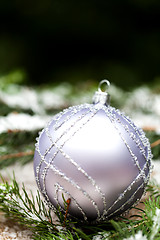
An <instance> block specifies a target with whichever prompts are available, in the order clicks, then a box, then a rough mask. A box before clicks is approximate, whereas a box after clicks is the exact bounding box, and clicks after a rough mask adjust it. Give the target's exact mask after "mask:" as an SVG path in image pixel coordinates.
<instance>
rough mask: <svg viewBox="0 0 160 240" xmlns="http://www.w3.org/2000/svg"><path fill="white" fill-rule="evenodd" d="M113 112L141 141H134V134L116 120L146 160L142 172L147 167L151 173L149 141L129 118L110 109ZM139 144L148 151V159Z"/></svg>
mask: <svg viewBox="0 0 160 240" xmlns="http://www.w3.org/2000/svg"><path fill="white" fill-rule="evenodd" d="M112 109H113V110H114V111H116V113H118V114H119V115H121V116H122V117H124V119H125V120H126V121H127V122H128V123H129V124H130V126H131V127H132V128H133V130H134V131H135V132H136V134H137V135H138V137H139V138H140V140H141V143H140V141H139V139H136V136H135V134H133V133H132V132H129V129H128V126H127V125H124V124H123V123H122V122H121V121H120V119H117V121H118V120H119V121H118V122H120V123H121V125H122V126H123V127H124V129H125V131H127V132H128V133H129V137H130V138H131V139H132V140H133V141H134V142H135V143H136V146H137V147H138V148H139V149H140V152H141V153H142V155H143V157H144V158H145V160H146V163H145V167H144V168H143V169H144V170H145V169H146V168H147V166H148V169H149V173H148V174H150V172H151V168H152V167H151V162H149V161H151V159H152V153H151V148H150V144H149V141H148V139H147V138H146V136H145V134H144V132H143V131H142V129H139V130H138V128H137V127H136V125H135V124H134V123H133V122H132V120H131V119H130V118H129V117H126V116H125V115H124V116H123V114H122V113H121V112H120V111H119V110H117V109H115V108H112ZM141 144H142V145H143V146H144V147H147V150H148V158H147V157H146V155H145V150H144V149H143V148H142V147H141ZM144 174H145V173H144Z"/></svg>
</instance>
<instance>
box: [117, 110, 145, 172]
mask: <svg viewBox="0 0 160 240" xmlns="http://www.w3.org/2000/svg"><path fill="white" fill-rule="evenodd" d="M118 112H119V111H118ZM121 116H122V115H121ZM113 117H114V119H115V120H116V121H117V122H118V123H121V125H122V126H123V128H124V130H125V131H126V132H127V133H128V135H129V137H130V138H132V140H133V141H134V142H135V143H136V146H137V147H138V148H139V149H140V152H141V153H142V155H143V157H144V158H145V159H146V163H145V165H148V167H149V169H150V165H149V162H148V159H147V158H146V156H145V154H144V152H145V151H144V149H143V148H142V147H141V146H140V142H139V139H136V136H135V135H134V134H133V133H132V132H130V131H129V127H128V126H127V125H124V124H123V123H122V122H121V120H120V119H119V118H117V117H116V115H115V114H113ZM122 117H123V116H122ZM135 128H136V127H135ZM134 130H135V129H134ZM138 136H139V135H138ZM139 137H140V136H139ZM142 150H143V152H142ZM143 169H144V170H145V168H143ZM144 170H143V172H144ZM144 174H145V172H144Z"/></svg>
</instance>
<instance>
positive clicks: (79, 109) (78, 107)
mask: <svg viewBox="0 0 160 240" xmlns="http://www.w3.org/2000/svg"><path fill="white" fill-rule="evenodd" d="M82 106H83V105H80V106H77V108H76V109H78V111H76V112H75V111H74V107H71V108H69V109H66V111H65V113H67V112H69V111H71V110H72V109H73V114H72V116H74V115H76V114H77V113H79V112H80V111H81V110H82V109H83V108H82ZM85 108H86V107H85ZM67 110H68V111H67ZM88 113H90V111H88V112H85V113H83V114H82V115H81V116H80V117H78V118H77V119H76V121H75V122H73V123H72V125H71V126H70V127H68V128H67V129H66V130H65V131H64V132H63V133H62V135H61V136H60V137H59V138H57V139H56V140H55V142H58V141H59V140H60V138H61V137H63V136H64V135H65V134H66V133H67V132H68V131H69V129H70V128H71V127H74V125H75V124H76V123H77V122H78V121H79V120H81V119H82V118H83V117H85V116H86V115H87V114H88ZM63 114H64V112H62V113H61V115H60V117H61V116H62V115H63ZM59 119H60V118H59ZM59 119H57V122H56V123H55V125H54V126H53V130H55V128H56V125H57V123H58V121H59ZM53 120H54V119H52V121H53ZM68 120H69V119H67V118H66V119H64V121H63V123H66V122H67V121H68ZM52 121H50V122H49V124H48V125H47V127H46V129H48V128H49V127H50V124H51V123H52ZM44 130H45V129H44ZM49 139H50V140H51V139H52V138H49ZM51 142H52V143H53V141H51ZM53 146H54V144H52V145H51V146H50V147H49V148H48V149H47V150H46V152H45V154H44V156H46V155H47V153H48V152H49V151H50V150H51V148H52V147H53Z"/></svg>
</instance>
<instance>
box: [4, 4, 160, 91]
mask: <svg viewBox="0 0 160 240" xmlns="http://www.w3.org/2000/svg"><path fill="white" fill-rule="evenodd" d="M159 19H160V1H159V0H128V1H127V0H121V1H119V0H114V1H113V0H85V1H84V0H81V1H71V0H68V1H65V0H41V1H40V0H34V1H32V0H23V1H22V0H12V1H9V0H1V1H0V76H2V75H5V74H7V73H9V72H11V71H14V70H16V69H20V70H21V71H24V72H25V76H26V83H27V84H40V83H46V82H61V81H63V82H64V81H69V82H72V83H74V82H78V81H88V80H93V81H99V80H101V79H103V78H108V79H109V80H110V81H111V82H114V83H115V84H116V85H118V86H121V87H122V88H124V89H128V88H132V87H135V86H137V85H140V84H143V83H148V84H154V83H157V82H159V81H160V20H159Z"/></svg>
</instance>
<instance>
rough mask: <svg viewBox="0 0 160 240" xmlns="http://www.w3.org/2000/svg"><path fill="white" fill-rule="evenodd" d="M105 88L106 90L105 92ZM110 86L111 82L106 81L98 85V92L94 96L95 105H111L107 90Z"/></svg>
mask: <svg viewBox="0 0 160 240" xmlns="http://www.w3.org/2000/svg"><path fill="white" fill-rule="evenodd" d="M103 86H104V87H105V90H103ZM109 86H110V82H109V81H108V80H106V79H104V80H102V81H100V83H99V85H98V91H96V92H95V94H94V96H93V104H98V103H100V104H103V105H110V95H109V94H108V93H107V89H108V88H109Z"/></svg>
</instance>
